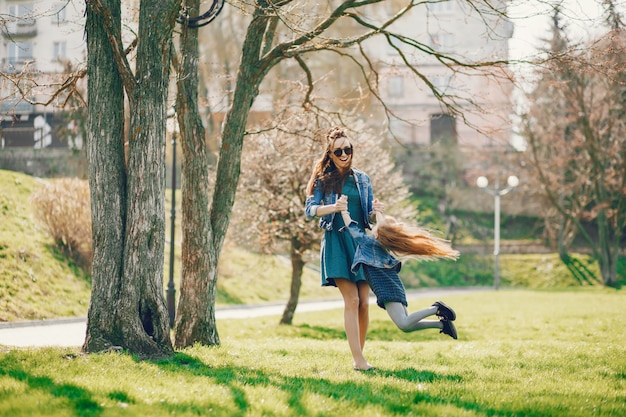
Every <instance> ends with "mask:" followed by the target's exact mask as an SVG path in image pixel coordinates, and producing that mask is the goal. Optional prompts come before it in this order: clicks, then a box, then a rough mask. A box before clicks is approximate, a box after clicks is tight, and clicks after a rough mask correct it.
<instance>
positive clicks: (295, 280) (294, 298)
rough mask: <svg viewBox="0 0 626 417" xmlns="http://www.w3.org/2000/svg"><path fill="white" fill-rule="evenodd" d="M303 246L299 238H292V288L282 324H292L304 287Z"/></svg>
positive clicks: (281, 320)
mask: <svg viewBox="0 0 626 417" xmlns="http://www.w3.org/2000/svg"><path fill="white" fill-rule="evenodd" d="M301 246H302V245H300V242H298V239H297V238H292V239H291V290H290V292H289V301H287V305H286V306H285V310H284V311H283V317H282V318H281V319H280V324H291V323H292V322H293V316H294V314H295V312H296V307H298V298H300V288H301V287H302V270H303V269H304V260H303V259H302V247H301Z"/></svg>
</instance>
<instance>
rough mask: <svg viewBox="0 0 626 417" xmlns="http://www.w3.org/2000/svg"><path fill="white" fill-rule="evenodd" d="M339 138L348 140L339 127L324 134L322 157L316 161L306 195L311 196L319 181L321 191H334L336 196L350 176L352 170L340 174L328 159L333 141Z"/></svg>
mask: <svg viewBox="0 0 626 417" xmlns="http://www.w3.org/2000/svg"><path fill="white" fill-rule="evenodd" d="M340 138H346V139H348V140H350V138H348V135H346V132H345V131H344V130H343V129H342V128H341V127H339V126H335V127H331V128H330V129H328V132H327V133H326V147H325V149H324V155H323V156H322V157H321V158H320V159H319V160H318V161H317V163H316V164H315V167H314V168H313V172H312V173H311V178H310V179H309V183H308V184H307V188H306V192H307V195H311V194H313V189H314V188H315V183H316V182H317V181H320V184H321V186H322V191H323V192H324V193H328V192H330V191H334V192H335V193H337V194H341V189H342V188H343V184H344V182H345V181H346V178H347V177H348V175H350V173H351V171H352V169H348V170H346V171H345V172H343V173H342V172H340V171H339V169H337V166H336V165H335V163H334V162H333V160H332V158H331V157H330V153H331V152H332V151H333V147H334V144H335V141H336V140H337V139H340ZM350 167H352V159H350Z"/></svg>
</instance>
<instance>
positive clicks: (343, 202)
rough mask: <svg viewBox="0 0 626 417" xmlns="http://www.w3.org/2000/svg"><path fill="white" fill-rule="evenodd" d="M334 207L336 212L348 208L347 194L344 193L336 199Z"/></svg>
mask: <svg viewBox="0 0 626 417" xmlns="http://www.w3.org/2000/svg"><path fill="white" fill-rule="evenodd" d="M335 209H336V211H338V212H342V211H347V210H348V196H347V195H345V194H344V195H342V196H341V197H339V198H338V199H337V202H336V203H335Z"/></svg>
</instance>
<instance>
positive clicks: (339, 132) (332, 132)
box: [326, 126, 348, 140]
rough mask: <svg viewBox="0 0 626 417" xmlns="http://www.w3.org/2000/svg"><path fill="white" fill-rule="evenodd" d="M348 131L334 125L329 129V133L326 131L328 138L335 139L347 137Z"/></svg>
mask: <svg viewBox="0 0 626 417" xmlns="http://www.w3.org/2000/svg"><path fill="white" fill-rule="evenodd" d="M347 137H348V136H346V132H345V131H344V130H343V129H342V128H340V127H339V126H334V127H331V128H330V129H328V133H326V138H328V140H335V139H339V138H347Z"/></svg>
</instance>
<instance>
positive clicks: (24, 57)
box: [7, 41, 33, 65]
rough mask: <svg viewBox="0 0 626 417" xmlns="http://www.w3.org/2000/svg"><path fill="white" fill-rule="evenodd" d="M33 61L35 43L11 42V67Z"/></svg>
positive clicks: (9, 60) (9, 59)
mask: <svg viewBox="0 0 626 417" xmlns="http://www.w3.org/2000/svg"><path fill="white" fill-rule="evenodd" d="M32 60H33V43H32V42H24V41H18V42H11V43H9V56H8V57H7V63H8V64H9V65H21V64H23V63H25V62H26V61H32Z"/></svg>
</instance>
